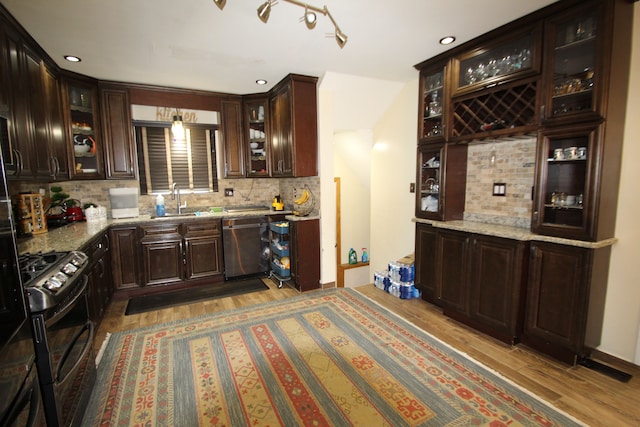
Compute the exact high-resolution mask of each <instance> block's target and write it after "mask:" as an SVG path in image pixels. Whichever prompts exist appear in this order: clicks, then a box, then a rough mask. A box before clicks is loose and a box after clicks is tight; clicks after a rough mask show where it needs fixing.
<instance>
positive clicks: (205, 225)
mask: <svg viewBox="0 0 640 427" xmlns="http://www.w3.org/2000/svg"><path fill="white" fill-rule="evenodd" d="M221 228H222V222H221V221H220V220H219V219H217V220H212V221H190V222H185V223H184V224H182V229H183V232H184V235H185V236H186V235H199V234H206V235H208V236H212V235H219V234H220V230H221Z"/></svg>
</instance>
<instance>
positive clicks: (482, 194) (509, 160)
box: [464, 137, 536, 228]
mask: <svg viewBox="0 0 640 427" xmlns="http://www.w3.org/2000/svg"><path fill="white" fill-rule="evenodd" d="M492 152H495V154H496V160H495V164H494V166H493V167H492V166H491V164H490V159H491V154H492ZM535 152H536V139H535V137H529V138H526V139H515V140H507V141H499V142H491V141H489V142H482V143H477V144H470V145H469V152H468V161H467V190H466V201H465V213H464V219H465V220H470V221H478V222H486V223H492V224H502V225H510V226H514V227H522V228H529V226H530V225H531V206H532V201H531V189H532V187H533V181H534V176H535ZM494 183H506V195H505V196H504V197H498V196H493V195H492V193H493V184H494Z"/></svg>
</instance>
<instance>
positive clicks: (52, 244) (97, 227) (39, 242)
mask: <svg viewBox="0 0 640 427" xmlns="http://www.w3.org/2000/svg"><path fill="white" fill-rule="evenodd" d="M292 213H293V212H292V211H272V210H269V209H265V210H257V211H248V212H233V213H228V212H213V213H209V212H207V213H203V214H202V215H196V214H185V215H179V216H175V215H174V216H165V217H161V218H152V217H151V216H150V215H140V216H138V217H135V218H120V219H108V220H102V221H97V222H75V223H71V224H68V225H65V226H64V227H59V228H52V229H50V230H49V231H48V232H47V233H43V234H37V235H34V236H33V237H21V238H19V239H18V253H20V254H24V253H27V252H31V253H35V252H50V251H59V252H67V251H73V250H78V249H80V248H81V247H82V246H83V245H84V244H85V243H87V242H88V241H90V240H91V239H92V238H93V237H95V236H96V235H98V234H100V233H103V232H104V231H106V230H107V229H108V228H109V227H110V226H112V225H138V224H142V223H149V222H150V223H154V222H168V221H180V222H184V221H198V220H202V219H206V218H220V219H223V218H237V217H243V216H260V215H282V214H284V215H285V219H286V220H288V221H307V220H312V219H318V218H319V216H306V217H300V216H295V215H292Z"/></svg>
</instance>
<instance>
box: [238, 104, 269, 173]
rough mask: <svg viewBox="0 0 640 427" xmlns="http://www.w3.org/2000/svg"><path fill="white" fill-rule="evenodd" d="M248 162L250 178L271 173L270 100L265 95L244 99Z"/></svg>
mask: <svg viewBox="0 0 640 427" xmlns="http://www.w3.org/2000/svg"><path fill="white" fill-rule="evenodd" d="M243 105H244V123H245V128H246V129H245V134H244V137H245V141H247V143H246V147H244V148H245V153H246V162H247V176H248V177H268V176H269V173H270V169H271V168H270V165H271V164H270V156H269V154H270V148H271V147H270V144H269V137H270V134H269V126H268V124H269V100H268V97H267V96H266V95H265V94H261V95H248V96H246V97H243Z"/></svg>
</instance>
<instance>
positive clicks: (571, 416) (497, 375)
mask: <svg viewBox="0 0 640 427" xmlns="http://www.w3.org/2000/svg"><path fill="white" fill-rule="evenodd" d="M349 291H351V292H357V291H355V290H351V289H349ZM357 295H358V296H361V297H363V298H366V299H367V300H368V301H370V302H372V303H374V304H375V305H377V306H378V307H381V308H383V309H384V310H385V311H387V312H388V313H389V314H391V315H393V316H395V317H397V318H398V319H401V320H403V321H404V322H406V323H408V324H410V325H411V326H413V327H414V328H416V329H420V330H421V331H423V332H424V333H425V334H427V335H429V336H430V337H431V338H433V340H434V341H437V342H439V343H440V344H442V345H443V346H444V347H446V348H449V349H450V350H451V351H453V352H455V353H458V354H459V355H461V356H463V357H464V358H466V359H467V360H469V361H470V362H471V363H475V364H476V365H478V366H480V367H481V368H483V369H485V370H486V371H488V372H490V373H492V374H493V375H495V376H496V377H499V378H500V379H502V380H503V381H504V382H506V383H509V384H510V385H512V386H513V387H515V388H517V389H519V390H520V391H522V392H523V393H525V394H528V395H529V396H531V397H532V398H534V399H536V400H537V401H539V402H541V403H542V404H544V405H546V406H548V407H549V408H551V409H553V410H554V411H556V412H558V413H560V414H562V415H564V416H565V417H567V418H569V419H570V420H572V421H573V422H575V423H576V424H580V425H582V426H584V427H589V425H588V424H586V423H584V422H583V421H580V420H579V419H577V418H576V417H574V416H573V415H571V414H569V413H567V412H565V411H563V410H562V409H560V408H558V407H557V406H555V405H554V404H553V403H551V402H549V401H548V400H545V399H543V398H542V397H540V396H538V395H537V394H534V393H533V392H532V391H530V390H527V389H526V388H524V387H523V386H521V385H520V384H518V383H516V382H514V381H513V380H511V379H509V378H507V377H505V376H504V375H503V374H501V373H500V372H498V371H496V370H495V369H493V368H490V367H489V366H487V365H485V364H484V363H482V362H480V361H478V360H476V359H474V358H473V357H471V356H470V355H469V354H467V353H465V352H464V351H460V350H458V349H457V348H455V347H453V346H452V345H451V344H448V343H446V342H444V341H442V340H441V339H440V338H438V337H436V336H434V335H433V334H431V333H430V332H428V331H427V330H425V329H423V328H421V327H420V326H418V325H416V324H415V323H413V322H412V321H411V320H408V319H406V318H405V317H402V316H401V315H399V314H397V313H394V312H393V311H391V310H389V309H388V308H387V307H385V306H384V305H382V304H381V303H379V302H378V301H375V300H373V299H371V298H370V297H368V296H367V295H365V294H363V293H361V292H357Z"/></svg>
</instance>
